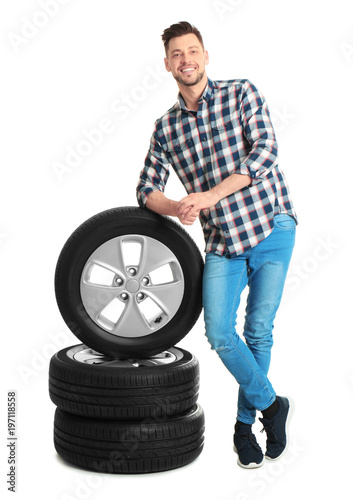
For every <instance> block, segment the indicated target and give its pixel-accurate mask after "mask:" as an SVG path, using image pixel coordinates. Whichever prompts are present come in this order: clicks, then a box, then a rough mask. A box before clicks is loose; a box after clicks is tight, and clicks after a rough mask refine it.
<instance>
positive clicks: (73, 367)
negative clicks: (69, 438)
mask: <svg viewBox="0 0 353 500" xmlns="http://www.w3.org/2000/svg"><path fill="white" fill-rule="evenodd" d="M198 393H199V363H198V360H197V359H196V358H195V356H193V355H192V354H191V353H190V352H188V351H186V350H184V349H180V348H177V347H172V348H170V349H169V350H167V351H164V352H162V353H160V354H157V355H155V356H152V357H149V358H143V359H136V358H135V359H128V360H119V359H114V358H109V357H107V356H105V355H102V354H99V353H97V352H95V351H93V350H92V349H90V348H87V347H86V346H85V345H83V344H80V345H76V346H72V347H67V348H65V349H62V350H61V351H59V352H57V353H56V354H55V355H54V356H53V357H52V359H51V361H50V365H49V394H50V398H51V400H52V402H53V403H54V404H55V405H56V406H57V407H58V408H59V409H61V410H64V411H66V412H68V413H71V414H75V415H80V416H84V417H90V418H96V419H115V420H117V419H125V420H141V419H144V418H149V417H153V418H159V417H161V416H165V415H166V416H168V417H169V416H173V415H176V414H180V413H183V412H185V411H187V410H189V409H190V408H191V407H192V406H193V405H194V404H195V403H196V401H197V398H198Z"/></svg>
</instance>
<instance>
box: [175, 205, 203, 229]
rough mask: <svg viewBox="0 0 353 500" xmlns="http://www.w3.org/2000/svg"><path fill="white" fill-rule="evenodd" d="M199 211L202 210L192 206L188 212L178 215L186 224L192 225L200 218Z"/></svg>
mask: <svg viewBox="0 0 353 500" xmlns="http://www.w3.org/2000/svg"><path fill="white" fill-rule="evenodd" d="M199 213H200V210H192V209H191V208H190V209H189V210H188V211H187V212H184V213H183V214H179V213H178V215H177V217H178V219H179V220H180V222H181V223H182V224H184V225H185V226H191V225H192V224H193V223H194V222H195V220H196V219H197V218H198V216H199Z"/></svg>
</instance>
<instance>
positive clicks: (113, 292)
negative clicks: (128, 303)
mask: <svg viewBox="0 0 353 500" xmlns="http://www.w3.org/2000/svg"><path fill="white" fill-rule="evenodd" d="M117 295H119V290H118V289H117V288H116V287H111V286H104V285H96V284H92V283H86V282H85V281H81V296H82V298H84V304H85V309H86V311H87V313H88V314H89V315H90V316H91V318H93V319H94V321H97V319H98V317H99V315H100V313H101V312H102V311H103V309H104V308H105V307H106V306H107V305H108V304H110V303H111V302H112V300H114V299H115V297H117Z"/></svg>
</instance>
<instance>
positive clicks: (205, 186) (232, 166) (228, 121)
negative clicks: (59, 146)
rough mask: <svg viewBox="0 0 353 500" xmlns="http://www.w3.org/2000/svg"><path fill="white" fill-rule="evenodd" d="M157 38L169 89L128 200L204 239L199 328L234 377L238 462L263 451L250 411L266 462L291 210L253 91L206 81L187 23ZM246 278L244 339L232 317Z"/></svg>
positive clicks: (276, 436)
mask: <svg viewBox="0 0 353 500" xmlns="http://www.w3.org/2000/svg"><path fill="white" fill-rule="evenodd" d="M162 40H163V42H164V46H165V53H166V57H165V60H164V61H165V67H166V69H167V71H169V72H171V73H172V75H173V77H174V78H175V80H176V82H177V85H178V88H179V95H178V101H177V103H176V104H175V105H174V106H173V107H172V108H171V109H170V110H169V111H167V113H165V114H164V115H163V116H162V117H161V118H160V119H159V120H157V121H156V124H155V129H154V132H153V135H152V138H151V143H150V149H149V151H148V154H147V157H146V160H145V167H144V169H143V170H142V172H141V175H140V180H139V184H138V187H137V198H138V202H139V204H140V206H142V207H145V206H146V207H147V208H148V209H150V210H153V211H155V212H158V213H160V214H164V215H170V216H175V217H178V218H179V220H180V222H181V223H182V224H186V225H190V224H193V222H194V221H195V220H196V219H197V218H198V217H199V218H200V222H201V225H202V228H203V231H204V236H205V242H206V259H205V268H204V276H203V306H204V316H205V324H206V336H207V338H208V340H209V342H210V344H211V347H212V348H213V349H215V350H216V352H217V353H218V355H219V356H220V358H221V360H222V361H223V363H224V364H225V366H226V367H227V368H228V370H229V371H230V373H231V374H232V375H233V376H234V377H235V379H236V380H237V382H238V383H239V394H238V414H237V422H236V425H235V430H234V447H235V450H236V452H237V454H238V457H239V458H238V464H239V465H241V466H242V467H246V468H253V467H259V466H261V465H262V464H263V462H264V455H263V452H262V450H261V448H260V447H259V445H258V443H257V441H256V438H255V436H254V434H253V433H252V430H251V425H252V424H253V423H254V421H255V415H256V410H258V411H260V412H262V418H260V421H261V422H262V423H263V425H264V429H265V431H266V434H267V442H266V447H267V448H266V455H265V456H266V458H268V459H272V460H275V459H277V458H279V457H280V456H281V455H282V453H283V452H284V450H285V448H286V444H287V438H286V424H287V422H288V420H289V416H290V414H291V411H292V404H291V403H290V402H289V400H288V398H284V397H280V396H276V393H275V391H274V389H273V387H272V385H271V383H270V381H269V380H268V377H267V373H268V370H269V365H270V356H271V347H272V344H273V340H272V329H273V321H274V318H275V315H276V312H277V309H278V306H279V303H280V300H281V296H282V291H283V286H284V282H285V278H286V274H287V270H288V266H289V261H290V258H291V254H292V250H293V246H294V240H295V230H296V223H297V222H296V214H295V211H294V207H293V204H292V201H291V198H290V194H289V190H288V186H287V182H286V180H285V177H284V175H283V173H282V171H281V169H280V168H279V165H278V159H277V142H276V138H275V134H274V131H273V127H272V124H271V120H270V116H269V111H268V107H267V104H266V102H265V99H264V97H263V96H262V94H261V93H260V92H259V91H258V90H257V88H256V87H255V86H254V85H253V84H252V83H251V82H250V81H249V80H231V81H212V80H210V79H209V78H208V77H207V75H206V71H205V66H206V65H207V64H208V62H209V56H208V53H207V51H205V50H204V45H203V40H202V37H201V34H200V32H199V31H198V30H197V29H196V28H195V27H194V26H192V25H190V24H189V23H187V22H181V23H178V24H173V25H172V26H170V27H169V28H167V29H166V30H165V31H164V32H163V35H162ZM170 165H171V166H172V167H173V168H174V170H175V171H176V173H177V175H178V176H179V179H180V180H181V182H182V183H183V185H184V187H185V189H186V191H187V193H188V195H187V196H186V197H185V198H183V199H182V200H180V201H175V200H171V199H168V198H167V197H166V196H165V195H164V188H165V184H166V182H167V179H168V176H169V173H168V169H169V166H170ZM246 285H248V287H249V294H248V299H247V308H246V318H245V326H244V338H245V340H246V343H245V342H243V341H242V340H241V338H240V337H239V336H238V335H237V333H236V331H235V325H236V315H237V309H238V306H239V303H240V295H241V292H242V291H243V290H244V288H245V287H246Z"/></svg>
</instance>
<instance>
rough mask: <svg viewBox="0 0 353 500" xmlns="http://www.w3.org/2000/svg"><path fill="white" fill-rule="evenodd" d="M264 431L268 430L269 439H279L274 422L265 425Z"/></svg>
mask: <svg viewBox="0 0 353 500" xmlns="http://www.w3.org/2000/svg"><path fill="white" fill-rule="evenodd" d="M264 431H266V434H267V439H268V440H269V441H277V436H276V433H275V431H274V425H273V424H270V425H267V426H264V428H263V429H262V430H261V432H264Z"/></svg>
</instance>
